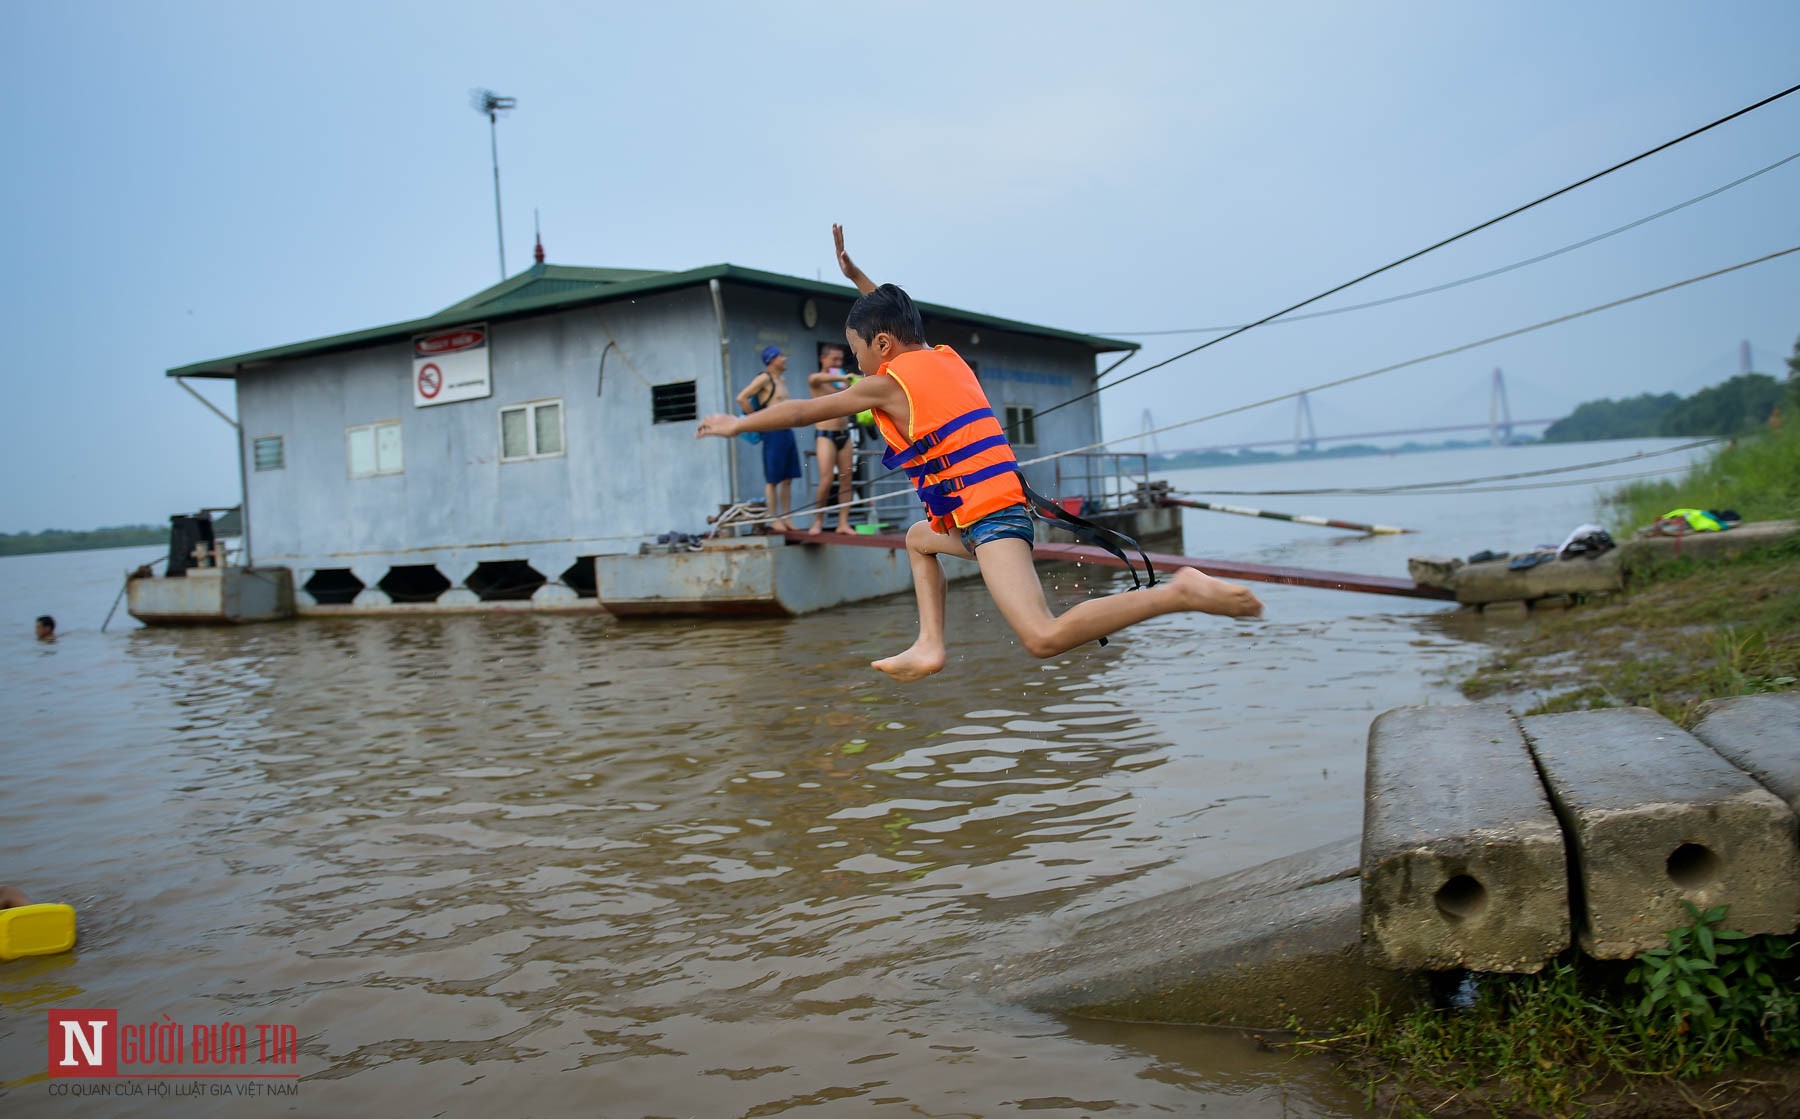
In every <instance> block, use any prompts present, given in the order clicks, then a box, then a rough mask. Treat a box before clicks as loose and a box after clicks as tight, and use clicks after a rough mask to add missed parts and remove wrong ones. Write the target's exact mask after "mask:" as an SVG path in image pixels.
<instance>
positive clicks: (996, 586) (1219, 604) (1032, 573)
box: [975, 538, 1262, 657]
mask: <svg viewBox="0 0 1800 1119" xmlns="http://www.w3.org/2000/svg"><path fill="white" fill-rule="evenodd" d="M975 559H976V562H978V563H980V564H981V578H982V581H983V582H985V583H986V584H987V588H988V593H989V594H990V595H992V596H993V598H994V605H995V606H998V607H999V608H1000V615H1001V617H1003V618H1005V619H1006V622H1007V624H1008V625H1010V626H1012V628H1013V632H1014V633H1016V634H1018V635H1019V641H1020V643H1021V644H1023V645H1024V646H1025V649H1026V651H1027V652H1029V653H1030V654H1031V655H1032V656H1034V657H1054V656H1056V655H1057V654H1058V653H1064V652H1067V651H1068V650H1070V649H1073V648H1074V647H1075V646H1077V645H1081V644H1085V643H1086V642H1089V641H1094V640H1097V639H1098V638H1101V637H1105V636H1107V635H1109V634H1112V633H1116V632H1118V631H1119V630H1122V629H1124V628H1125V627H1126V626H1128V625H1132V624H1134V623H1136V622H1141V621H1143V620H1144V619H1146V618H1154V617H1156V616H1158V615H1159V614H1173V613H1175V612H1177V611H1180V610H1197V611H1200V612H1201V613H1206V614H1219V615H1223V616H1225V617H1228V618H1243V617H1251V616H1254V615H1256V614H1260V613H1262V603H1261V602H1259V601H1257V598H1256V596H1255V595H1253V594H1251V593H1250V591H1249V590H1248V589H1247V588H1244V587H1240V586H1238V585H1236V584H1235V583H1226V582H1222V581H1220V580H1218V579H1214V578H1213V577H1212V576H1210V575H1207V574H1205V573H1203V572H1201V571H1199V570H1197V569H1195V568H1192V567H1183V568H1178V569H1176V571H1175V572H1174V573H1173V574H1171V575H1170V576H1169V578H1168V579H1167V580H1165V581H1164V582H1161V583H1159V584H1157V585H1156V586H1154V587H1150V588H1147V589H1140V590H1135V591H1125V592H1121V593H1119V594H1111V595H1107V596H1106V597H1105V598H1091V599H1089V600H1087V601H1086V602H1082V603H1077V604H1076V605H1075V606H1072V607H1070V608H1069V611H1068V612H1067V613H1066V614H1063V615H1062V616H1061V617H1058V616H1056V615H1055V614H1052V613H1051V612H1050V605H1049V603H1047V602H1046V601H1045V600H1044V587H1043V584H1042V583H1040V582H1038V575H1037V568H1035V567H1033V566H1032V563H1031V545H1029V544H1027V543H1026V542H1025V541H1023V540H1018V539H1012V538H1008V539H1001V540H990V541H989V542H987V543H986V544H983V545H982V546H981V547H980V549H979V550H977V551H976V553H975Z"/></svg>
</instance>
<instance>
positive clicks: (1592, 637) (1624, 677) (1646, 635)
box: [1461, 538, 1800, 726]
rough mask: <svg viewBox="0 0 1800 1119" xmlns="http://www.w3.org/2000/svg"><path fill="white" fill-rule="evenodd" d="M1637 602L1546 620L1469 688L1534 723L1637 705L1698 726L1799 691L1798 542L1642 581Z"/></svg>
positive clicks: (1498, 655) (1660, 569)
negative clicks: (1723, 701)
mask: <svg viewBox="0 0 1800 1119" xmlns="http://www.w3.org/2000/svg"><path fill="white" fill-rule="evenodd" d="M1629 579H1630V590H1629V593H1628V594H1627V595H1626V596H1625V597H1624V598H1623V599H1621V600H1619V601H1616V602H1613V603H1610V604H1608V605H1604V606H1598V605H1587V606H1582V607H1580V608H1578V609H1575V610H1571V611H1569V612H1568V613H1566V614H1562V615H1557V616H1546V617H1540V618H1537V619H1535V620H1534V624H1533V625H1531V626H1530V627H1528V628H1526V629H1524V630H1522V631H1520V632H1519V633H1518V634H1517V635H1516V636H1515V637H1513V638H1511V639H1510V640H1509V643H1508V644H1507V645H1506V646H1505V647H1503V648H1501V649H1499V650H1496V652H1495V653H1494V654H1493V655H1492V656H1491V657H1490V658H1489V659H1488V661H1487V662H1486V663H1484V664H1483V665H1482V667H1481V669H1480V671H1478V672H1477V673H1475V674H1474V675H1473V676H1471V677H1469V678H1468V679H1466V680H1464V681H1463V682H1462V685H1461V688H1462V692H1463V695H1465V696H1466V697H1468V698H1469V699H1475V700H1481V699H1488V698H1493V697H1504V698H1506V699H1507V700H1508V701H1510V702H1511V703H1512V705H1513V706H1514V707H1515V708H1517V709H1520V710H1523V711H1524V713H1526V714H1532V715H1536V714H1544V713H1548V712H1558V711H1582V710H1588V709H1591V708H1597V707H1622V706H1640V707H1649V708H1652V709H1654V710H1656V711H1658V712H1660V713H1661V714H1662V715H1663V716H1664V717H1666V718H1668V719H1670V720H1672V721H1673V722H1676V723H1679V724H1681V725H1682V726H1692V725H1693V721H1694V719H1695V717H1696V712H1697V709H1698V707H1699V705H1700V704H1701V703H1703V702H1705V701H1706V700H1709V699H1718V698H1720V697H1723V696H1733V695H1751V694H1755V693H1759V692H1772V691H1782V690H1785V689H1787V688H1791V687H1794V686H1795V685H1796V683H1797V682H1800V538H1790V539H1789V540H1787V541H1786V542H1784V543H1781V544H1776V545H1771V546H1770V547H1767V548H1763V549H1759V550H1757V551H1753V552H1747V553H1745V554H1743V555H1740V556H1735V557H1730V558H1725V559H1718V560H1711V561H1707V562H1704V563H1701V562H1696V561H1694V560H1692V559H1685V558H1684V559H1675V560H1667V561H1660V562H1658V563H1656V564H1654V565H1645V566H1642V567H1640V568H1637V569H1635V570H1633V571H1632V572H1631V573H1630V575H1629Z"/></svg>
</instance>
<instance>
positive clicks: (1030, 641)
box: [695, 225, 1262, 681]
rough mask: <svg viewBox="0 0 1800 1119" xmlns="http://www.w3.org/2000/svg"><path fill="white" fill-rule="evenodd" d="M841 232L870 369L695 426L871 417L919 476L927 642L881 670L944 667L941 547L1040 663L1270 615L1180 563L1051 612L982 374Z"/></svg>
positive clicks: (1026, 508)
mask: <svg viewBox="0 0 1800 1119" xmlns="http://www.w3.org/2000/svg"><path fill="white" fill-rule="evenodd" d="M832 236H833V239H834V240H835V242H836V246H837V257H838V267H839V268H840V269H842V270H843V273H844V275H845V277H847V278H848V279H849V280H850V281H851V282H852V283H854V284H855V285H856V289H857V291H859V292H861V293H862V296H861V298H859V299H858V300H857V301H856V303H855V304H854V305H853V306H852V307H851V308H850V314H849V317H848V318H847V319H846V320H845V324H844V339H845V341H846V342H848V343H849V345H850V350H851V353H853V354H854V355H855V357H856V362H857V365H858V366H859V367H861V368H862V370H863V371H864V372H865V373H869V372H870V371H871V370H873V371H874V372H873V373H872V374H871V375H868V376H865V377H863V379H862V380H860V381H857V382H856V383H855V384H853V385H851V386H849V387H848V388H846V389H844V390H843V391H842V392H835V393H831V394H829V395H825V396H819V397H814V398H812V399H810V400H787V401H784V402H782V403H779V404H772V405H770V406H769V407H767V408H764V409H762V410H761V411H758V412H756V413H754V414H752V415H748V416H738V417H733V416H724V415H717V416H707V417H706V418H705V419H703V420H701V421H700V427H699V430H698V431H697V432H696V433H695V434H696V436H705V435H717V436H732V435H736V434H739V433H740V432H746V431H773V430H777V429H780V428H792V427H802V426H806V425H810V424H818V423H820V422H822V421H825V420H831V419H836V418H838V417H842V416H853V415H855V414H856V413H858V412H861V411H865V410H869V411H873V412H874V414H875V422H876V426H877V427H878V428H879V429H880V431H881V435H882V438H883V439H884V440H885V441H886V442H887V445H888V446H889V447H890V448H891V453H890V454H889V455H888V456H887V457H886V458H885V459H884V460H883V465H885V466H887V467H889V468H890V469H894V468H900V469H904V470H905V471H906V473H907V475H908V476H909V477H911V478H912V480H913V485H914V487H915V488H916V489H917V490H918V492H919V497H920V500H922V501H923V502H924V503H925V510H926V514H927V519H926V520H923V521H919V522H918V523H916V524H914V525H913V526H912V527H911V528H910V529H908V530H907V533H906V553H907V560H908V562H909V563H910V564H911V566H912V577H913V591H914V593H915V594H916V595H917V596H918V602H919V636H918V639H917V640H916V641H914V642H913V644H912V647H911V648H909V649H907V650H906V651H905V652H903V653H898V654H896V655H894V656H891V657H887V658H884V659H882V660H878V661H873V662H871V667H873V668H876V669H879V670H880V671H882V672H885V673H887V674H888V675H889V676H891V677H893V678H894V679H896V680H901V681H911V680H918V679H922V678H924V677H926V676H930V675H932V674H933V673H935V672H938V671H940V670H941V669H942V668H943V667H944V659H945V654H944V606H945V599H946V593H947V583H946V580H945V578H944V571H943V567H942V565H940V564H939V562H938V559H937V557H938V556H940V555H950V556H960V557H962V558H964V559H973V560H975V562H976V563H977V564H979V565H980V567H981V577H982V581H983V582H985V583H986V584H987V588H988V593H989V594H990V595H992V596H993V599H994V605H995V606H997V607H999V608H1000V614H1001V616H1002V617H1004V618H1005V619H1006V621H1007V624H1008V625H1010V626H1012V629H1013V632H1014V633H1016V634H1018V636H1019V641H1020V643H1021V644H1023V645H1024V646H1025V649H1026V651H1027V652H1029V653H1031V654H1032V655H1033V656H1036V657H1053V656H1056V655H1058V654H1060V653H1063V652H1067V651H1068V650H1070V649H1073V648H1074V647H1075V646H1077V645H1081V644H1085V643H1086V642H1089V641H1094V640H1097V639H1099V638H1102V637H1105V636H1107V635H1109V634H1112V633H1115V632H1117V631H1118V630H1121V629H1124V628H1125V627H1126V626H1128V625H1131V624H1133V623H1134V622H1141V621H1143V620H1145V619H1146V618H1154V617H1157V616H1159V615H1162V614H1172V613H1176V612H1178V611H1184V610H1188V611H1198V612H1200V613H1205V614H1217V615H1221V616H1224V617H1233V618H1237V617H1249V616H1254V615H1257V614H1260V613H1261V612H1262V603H1261V602H1259V601H1258V600H1257V598H1256V596H1255V595H1253V594H1251V593H1250V591H1249V590H1248V589H1247V588H1245V587H1240V586H1238V585H1236V584H1234V583H1226V582H1223V581H1221V580H1218V579H1214V578H1213V577H1212V576H1210V575H1207V574H1205V573H1203V572H1201V571H1198V570H1196V569H1194V568H1191V567H1184V568H1180V569H1179V570H1177V571H1176V572H1175V573H1174V575H1172V576H1171V577H1170V578H1169V579H1168V580H1167V581H1166V582H1164V583H1162V584H1160V585H1158V586H1154V587H1150V588H1148V589H1142V590H1136V591H1131V592H1127V593H1120V594H1114V595H1109V596H1107V597H1105V598H1096V599H1090V600H1089V601H1087V602H1082V603H1079V604H1077V605H1075V606H1074V607H1071V608H1070V609H1069V610H1068V611H1067V612H1065V613H1063V614H1061V615H1056V614H1053V613H1051V612H1050V605H1049V603H1048V602H1047V601H1045V598H1044V588H1043V585H1042V584H1041V583H1039V581H1038V575H1037V568H1036V567H1035V566H1033V564H1032V558H1031V548H1032V541H1033V532H1032V523H1031V507H1030V504H1029V503H1028V502H1027V500H1026V498H1025V492H1024V487H1023V485H1022V484H1021V482H1020V479H1019V474H1018V464H1017V460H1016V459H1015V458H1014V456H1013V453H1012V448H1011V446H1010V445H1008V443H1007V441H1006V435H1005V432H1004V431H1003V430H1002V428H1001V426H1000V422H999V420H997V419H995V417H994V414H993V409H992V407H991V406H990V405H989V404H988V401H987V396H986V394H985V393H983V392H982V389H981V385H980V383H979V382H977V381H976V379H975V374H974V372H973V371H972V370H970V368H969V366H968V363H967V362H965V361H963V360H962V358H960V357H958V356H957V355H956V353H955V352H954V351H952V350H951V349H950V348H949V347H948V346H938V347H935V348H934V347H931V346H929V345H927V344H926V342H925V329H924V323H923V321H922V320H921V318H920V315H919V309H918V307H916V306H915V305H914V304H913V301H912V299H911V298H910V297H909V296H908V295H907V294H906V293H905V292H904V291H902V290H900V289H899V288H898V287H896V286H894V285H893V284H883V285H880V286H877V285H876V284H875V282H874V281H872V280H870V279H869V277H868V276H867V275H865V274H864V273H863V271H862V269H860V268H858V267H857V266H856V265H855V264H854V263H853V262H852V261H851V259H850V255H849V253H848V252H846V251H845V249H844V231H843V228H842V227H841V226H836V225H834V226H832Z"/></svg>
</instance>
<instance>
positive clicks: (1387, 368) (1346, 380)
mask: <svg viewBox="0 0 1800 1119" xmlns="http://www.w3.org/2000/svg"><path fill="white" fill-rule="evenodd" d="M1797 252H1800V245H1795V246H1793V247H1791V248H1786V249H1780V250H1777V251H1776V252H1772V253H1769V254H1767V255H1765V256H1759V257H1757V258H1756V259H1754V260H1746V261H1743V262H1742V263H1740V264H1733V265H1729V266H1727V267H1725V268H1720V269H1716V270H1714V271H1712V272H1707V273H1704V274H1702V275H1699V276H1691V277H1689V278H1688V279H1685V280H1677V281H1675V282H1674V283H1672V284H1664V285H1663V286H1662V287H1659V288H1652V289H1651V290H1649V291H1640V292H1638V293H1637V294H1636V295H1627V296H1625V297H1624V298H1623V299H1615V300H1613V301H1612V302H1610V303H1602V304H1600V305H1598V306H1595V307H1588V308H1586V309H1584V310H1580V311H1575V312H1572V313H1570V314H1567V315H1559V316H1557V317H1556V318H1553V319H1545V320H1544V321H1543V322H1538V323H1532V324H1531V325H1530V326H1522V327H1519V328H1518V329H1517V330H1508V331H1506V332H1505V333H1503V334H1494V335H1490V336H1489V337H1487V338H1482V339H1480V340H1479V341H1475V342H1468V343H1465V344H1463V345H1461V346H1452V347H1451V348H1450V349H1447V350H1439V351H1437V352H1436V353H1432V354H1426V355H1424V356H1423V357H1415V358H1410V359H1408V360H1406V361H1399V362H1395V363H1394V364H1392V365H1384V366H1382V367H1381V368H1379V369H1371V370H1369V371H1368V372H1366V373H1353V374H1351V375H1350V376H1348V377H1339V378H1338V379H1336V380H1334V381H1326V382H1324V383H1322V384H1317V385H1312V386H1310V387H1308V388H1303V389H1295V390H1294V391H1292V392H1284V393H1282V394H1281V395H1279V396H1271V397H1268V398H1267V399H1265V400H1258V401H1256V402H1254V403H1251V404H1240V405H1238V406H1237V407H1235V408H1226V409H1224V410H1223V411H1218V412H1213V413H1210V414H1208V415H1205V416H1200V417H1197V418H1195V419H1191V420H1182V421H1180V422H1179V423H1172V424H1165V425H1163V426H1162V427H1157V428H1151V429H1150V430H1149V431H1139V432H1135V433H1133V434H1131V435H1122V436H1119V437H1118V438H1116V439H1102V440H1101V441H1099V442H1098V443H1089V444H1088V445H1087V446H1085V447H1076V448H1074V449H1072V450H1067V451H1058V452H1057V453H1055V454H1052V455H1042V456H1040V457H1038V458H1034V459H1026V460H1025V461H1023V462H1021V463H1019V465H1020V466H1031V465H1034V464H1036V463H1040V462H1049V461H1050V460H1051V459H1057V458H1062V457H1063V456H1064V455H1073V454H1080V453H1082V452H1084V451H1093V450H1098V449H1099V448H1101V447H1108V446H1111V445H1112V444H1114V443H1125V442H1129V441H1130V440H1133V439H1144V438H1148V437H1149V436H1152V435H1161V434H1162V433H1163V432H1165V431H1175V430H1177V429H1179V428H1184V427H1192V426H1193V425H1195V424H1200V423H1206V422H1207V421H1209V420H1216V419H1220V418H1221V417H1224V416H1233V415H1236V414H1237V413H1239V412H1248V411H1250V410H1251V409H1253V408H1262V407H1265V406H1267V405H1270V404H1279V403H1280V402H1281V401H1283V400H1292V399H1294V398H1295V397H1297V396H1299V395H1300V394H1301V393H1312V392H1322V391H1324V390H1325V389H1329V388H1336V387H1338V386H1339V385H1347V384H1350V383H1351V382H1353V381H1364V380H1367V379H1369V378H1370V377H1377V376H1380V375H1381V374H1383V373H1392V372H1394V371H1395V370H1397V369H1406V368H1408V367H1409V366H1414V365H1423V364H1424V363H1425V362H1428V361H1436V360H1437V359H1438V358H1441V357H1449V356H1451V355H1452V354H1460V353H1465V352H1467V351H1469V350H1473V349H1478V348H1480V347H1482V346H1486V345H1491V344H1492V343H1494V342H1502V341H1505V340H1506V339H1508V338H1517V337H1518V336H1520V335H1521V334H1530V333H1531V332H1532V331H1534V330H1543V329H1544V328H1545V327H1551V326H1557V325H1559V324H1561V323H1566V322H1570V321H1573V320H1575V319H1579V318H1582V317H1583V316H1586V315H1593V314H1598V313H1599V312H1601V311H1610V310H1612V309H1613V308H1615V307H1623V306H1624V305H1625V304H1627V303H1635V302H1637V301H1638V300H1640V299H1648V298H1650V297H1651V296H1653V295H1662V294H1663V293H1665V292H1670V291H1674V290H1675V289H1677V288H1684V287H1687V286H1688V285H1690V284H1697V283H1700V282H1701V281H1702V280H1710V279H1713V278H1715V277H1718V276H1723V275H1726V274H1728V273H1731V272H1736V271H1739V270H1740V269H1744V268H1749V267H1752V266H1753V265H1757V264H1765V263H1767V262H1768V261H1771V260H1775V259H1777V258H1779V257H1784V256H1787V255H1788V254H1790V253H1797ZM1038 414H1039V415H1040V416H1041V415H1043V413H1042V412H1040V413H1038Z"/></svg>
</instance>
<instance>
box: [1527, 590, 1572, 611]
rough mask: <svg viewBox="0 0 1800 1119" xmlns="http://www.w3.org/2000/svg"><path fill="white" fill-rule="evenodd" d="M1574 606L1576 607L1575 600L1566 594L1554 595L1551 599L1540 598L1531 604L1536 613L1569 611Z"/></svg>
mask: <svg viewBox="0 0 1800 1119" xmlns="http://www.w3.org/2000/svg"><path fill="white" fill-rule="evenodd" d="M1573 605H1575V599H1574V598H1573V597H1572V596H1570V595H1566V594H1553V595H1551V596H1550V597H1549V598H1540V599H1538V600H1537V601H1535V602H1533V603H1532V604H1531V609H1532V611H1533V612H1534V613H1535V612H1537V611H1539V610H1548V611H1551V612H1555V611H1557V610H1567V609H1568V608H1569V607H1571V606H1573Z"/></svg>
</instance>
